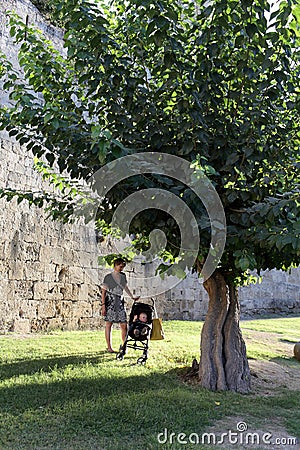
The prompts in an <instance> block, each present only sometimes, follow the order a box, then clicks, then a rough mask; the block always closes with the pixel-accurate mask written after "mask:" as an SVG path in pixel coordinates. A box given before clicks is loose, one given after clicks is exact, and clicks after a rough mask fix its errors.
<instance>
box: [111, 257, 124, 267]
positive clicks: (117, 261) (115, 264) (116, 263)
mask: <svg viewBox="0 0 300 450" xmlns="http://www.w3.org/2000/svg"><path fill="white" fill-rule="evenodd" d="M119 264H124V265H125V266H126V261H125V259H123V258H117V259H115V260H114V267H115V266H118V265H119Z"/></svg>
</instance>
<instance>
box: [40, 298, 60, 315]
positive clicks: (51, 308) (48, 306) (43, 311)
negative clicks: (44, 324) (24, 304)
mask: <svg viewBox="0 0 300 450" xmlns="http://www.w3.org/2000/svg"><path fill="white" fill-rule="evenodd" d="M37 315H38V317H39V318H41V319H45V318H50V317H55V316H56V303H55V301H54V300H41V301H40V302H39V303H38V307H37Z"/></svg>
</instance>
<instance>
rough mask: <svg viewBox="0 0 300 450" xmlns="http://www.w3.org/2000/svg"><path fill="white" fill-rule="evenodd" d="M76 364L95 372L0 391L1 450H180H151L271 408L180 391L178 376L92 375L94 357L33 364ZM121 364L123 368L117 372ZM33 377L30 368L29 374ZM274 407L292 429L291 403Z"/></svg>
mask: <svg viewBox="0 0 300 450" xmlns="http://www.w3.org/2000/svg"><path fill="white" fill-rule="evenodd" d="M76 361H77V363H78V361H79V364H81V363H82V362H89V363H92V362H94V364H95V367H94V369H95V371H94V372H93V371H91V372H90V373H89V375H88V376H86V375H85V372H84V371H83V373H82V375H83V376H82V378H80V377H79V375H78V373H77V374H76V377H75V376H74V378H72V376H71V375H72V373H71V374H70V373H69V374H68V378H67V379H64V378H63V377H64V374H63V373H62V371H54V372H53V373H52V374H49V376H47V377H46V379H43V378H41V377H38V378H37V379H36V378H35V375H34V376H33V378H32V380H31V382H29V381H28V380H27V382H25V383H24V384H21V382H22V380H21V379H20V380H18V382H17V383H15V384H13V385H5V383H3V386H2V387H1V390H0V396H1V401H0V448H1V450H11V449H18V450H23V449H24V450H28V449H38V450H43V449H57V450H83V449H84V450H90V449H91V450H96V449H99V450H100V449H101V450H103V449H104V448H105V449H113V450H116V449H119V448H120V449H122V450H125V449H132V448H135V449H148V448H149V449H158V448H164V449H166V448H172V449H174V448H182V446H178V447H177V446H174V445H172V446H170V447H169V446H163V447H162V446H158V442H157V436H158V433H162V432H163V431H165V429H167V430H168V433H169V434H170V433H172V432H175V433H180V432H184V433H187V434H188V433H198V434H201V433H202V432H203V431H204V430H205V429H206V427H207V426H208V425H211V424H212V423H214V422H215V421H216V420H219V419H222V418H224V417H230V416H232V417H233V419H232V421H233V422H232V424H230V426H232V429H235V427H236V423H235V421H234V417H235V416H236V417H239V416H241V417H243V419H247V416H248V414H249V412H250V413H251V412H252V413H254V414H255V415H256V416H257V417H262V418H263V419H264V418H265V416H266V411H268V410H272V409H273V408H274V398H271V399H267V398H263V399H261V398H254V397H251V396H242V395H239V394H235V393H231V392H223V393H220V392H219V393H218V392H210V391H207V390H205V389H201V388H198V387H197V388H195V387H191V386H188V385H185V384H183V383H181V382H180V379H179V375H180V374H182V370H179V371H177V370H174V369H172V370H170V371H167V372H166V373H153V372H149V371H147V368H146V367H141V371H140V373H139V374H135V375H132V374H130V373H128V371H127V372H126V374H123V373H122V371H121V370H118V371H115V370H114V368H112V369H111V370H110V369H109V367H107V368H104V370H103V368H102V367H101V368H99V365H98V366H97V364H98V362H97V357H95V358H87V357H83V358H79V357H75V358H74V357H68V358H50V359H49V360H43V361H38V362H39V364H37V361H35V362H34V364H37V367H41V363H42V364H44V366H45V367H50V366H49V363H51V364H54V365H55V367H58V366H59V365H60V367H65V366H66V365H68V364H74V363H75V362H76ZM121 364H123V363H121ZM129 364H130V361H128V364H127V365H126V366H124V369H125V368H128V365H129ZM96 366H97V367H98V371H97V367H96ZM120 367H121V366H119V369H120ZM10 369H12V368H10ZM14 369H16V367H14ZM34 369H35V366H34V365H32V366H31V370H33V371H34ZM100 369H101V370H100ZM276 407H277V413H278V414H282V415H284V414H285V411H286V410H288V412H287V418H288V419H289V420H290V419H291V418H292V414H293V415H294V416H295V411H298V413H297V414H296V416H295V424H296V422H297V421H298V420H299V419H300V416H299V411H300V399H299V398H298V399H297V397H295V398H293V399H289V404H288V405H287V401H286V398H285V397H284V396H281V397H277V399H276ZM246 421H247V423H248V419H247V420H246ZM297 423H298V422H297ZM295 426H296V425H295ZM185 448H194V447H188V446H185ZM200 448H201V447H200Z"/></svg>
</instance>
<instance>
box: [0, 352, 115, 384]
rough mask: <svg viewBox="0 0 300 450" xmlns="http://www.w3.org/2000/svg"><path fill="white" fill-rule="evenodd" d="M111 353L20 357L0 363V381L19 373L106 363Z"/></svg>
mask: <svg viewBox="0 0 300 450" xmlns="http://www.w3.org/2000/svg"><path fill="white" fill-rule="evenodd" d="M111 356H112V355H111V354H109V353H107V352H106V351H99V352H97V353H96V354H95V353H93V354H92V355H87V354H84V355H72V356H54V357H50V358H44V359H20V360H18V361H14V362H12V363H2V364H0V381H3V380H5V379H9V378H12V377H15V376H20V375H33V374H35V373H37V372H38V373H39V372H44V373H47V372H52V371H53V370H54V369H63V368H65V367H67V366H78V365H85V364H92V365H93V364H97V365H98V364H100V363H106V362H107V358H111ZM106 357H107V358H106Z"/></svg>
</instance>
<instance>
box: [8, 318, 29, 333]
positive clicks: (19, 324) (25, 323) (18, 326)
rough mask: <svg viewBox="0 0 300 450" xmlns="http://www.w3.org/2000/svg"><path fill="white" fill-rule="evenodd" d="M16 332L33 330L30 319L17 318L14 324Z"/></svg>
mask: <svg viewBox="0 0 300 450" xmlns="http://www.w3.org/2000/svg"><path fill="white" fill-rule="evenodd" d="M12 331H14V332H15V333H20V334H28V333H30V332H31V325H30V320H29V319H16V320H15V321H14V324H13V329H12Z"/></svg>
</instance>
